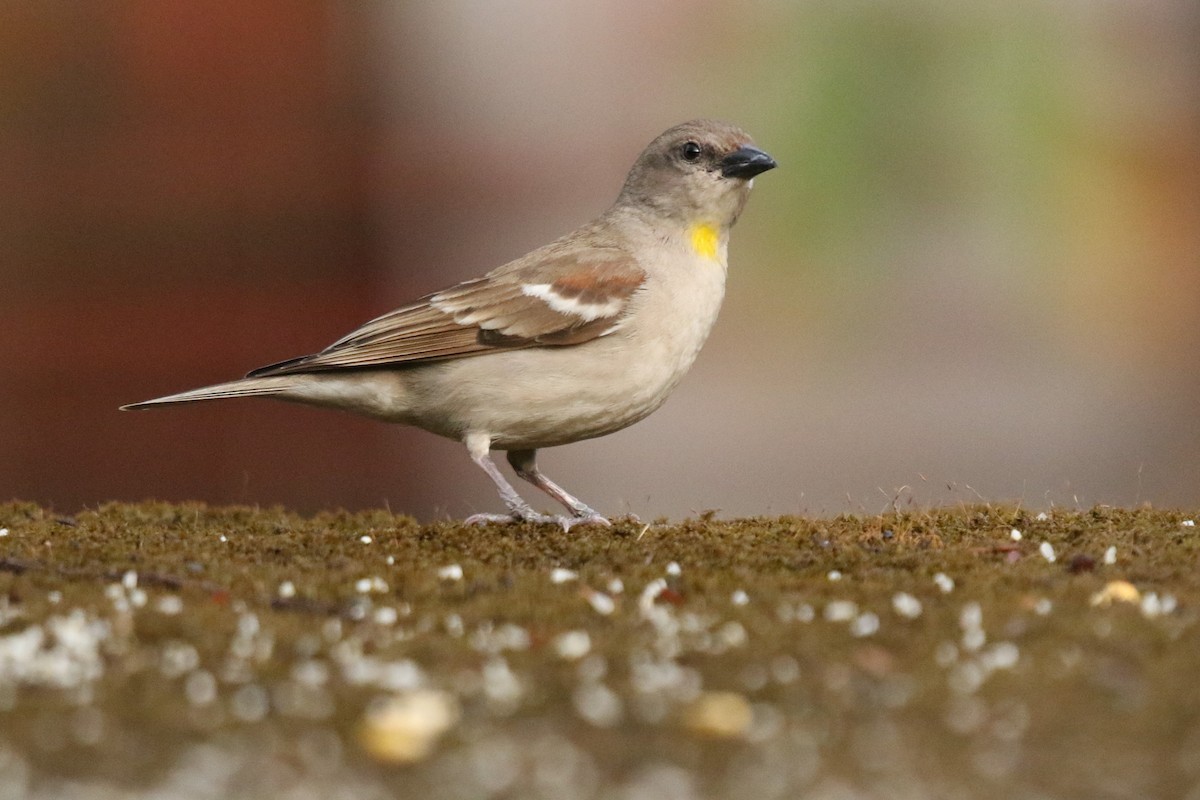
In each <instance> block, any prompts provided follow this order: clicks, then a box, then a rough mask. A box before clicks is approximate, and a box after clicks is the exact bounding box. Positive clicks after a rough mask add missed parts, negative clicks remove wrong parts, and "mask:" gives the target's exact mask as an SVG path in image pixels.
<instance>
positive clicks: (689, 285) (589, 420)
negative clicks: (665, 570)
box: [122, 119, 776, 529]
mask: <svg viewBox="0 0 1200 800" xmlns="http://www.w3.org/2000/svg"><path fill="white" fill-rule="evenodd" d="M775 166H776V163H775V160H774V159H773V158H771V156H769V155H767V153H765V152H763V151H762V150H760V149H759V148H758V147H756V146H755V145H754V142H753V141H752V140H751V138H750V136H749V135H747V134H746V133H745V132H744V131H742V130H741V129H740V128H737V127H735V126H733V125H730V124H728V123H725V122H719V121H715V120H703V119H701V120H693V121H691V122H685V123H683V124H681V125H676V126H675V127H673V128H671V129H669V130H667V131H666V132H664V133H663V134H661V135H660V136H658V137H657V138H656V139H654V141H652V142H651V143H650V144H649V146H647V147H646V149H645V150H644V151H643V152H642V153H641V155H640V156H638V158H637V160H636V161H635V162H634V164H633V167H632V168H631V169H630V171H629V174H628V176H627V177H626V179H625V183H624V185H623V186H622V188H621V191H620V194H619V195H618V196H617V199H616V202H615V203H614V204H613V205H612V206H611V207H610V208H609V209H608V210H607V211H605V212H604V213H603V214H601V215H600V216H599V217H597V218H596V219H594V220H592V221H591V222H588V223H587V224H585V225H583V226H582V227H580V228H578V229H576V230H575V231H573V232H571V233H569V234H567V235H566V236H563V237H561V238H560V239H557V240H555V241H553V242H551V243H549V244H547V245H545V246H543V247H540V248H538V249H536V250H534V251H532V252H530V253H528V254H527V255H525V256H522V257H521V258H518V259H516V260H515V261H510V262H509V263H507V264H504V265H503V266H500V267H497V268H496V269H494V270H492V271H491V272H489V273H487V274H486V275H484V276H483V277H482V278H476V279H474V280H468V281H465V282H463V283H460V284H457V285H455V286H451V287H450V288H448V289H444V290H442V291H440V292H434V293H433V294H429V295H426V296H424V297H422V298H420V299H419V300H417V301H416V302H414V303H412V304H410V305H406V306H404V307H402V308H399V309H396V310H395V311H392V312H390V313H387V314H384V315H383V316H381V317H378V318H376V319H373V320H371V321H370V322H367V323H366V324H364V325H363V326H362V327H360V328H358V329H357V330H354V331H352V332H351V333H349V334H347V335H346V336H344V337H342V338H341V339H338V340H337V341H336V342H334V343H333V344H331V345H329V346H328V347H326V348H325V349H324V350H322V351H320V352H319V353H315V354H313V355H307V356H301V357H300V358H293V359H290V360H287V361H281V362H279V363H277V364H271V365H269V366H265V367H260V368H259V369H256V370H254V371H253V372H250V373H249V374H248V375H246V377H244V378H241V379H239V380H234V381H230V382H227V383H220V384H216V385H213V386H206V387H203V388H200V389H193V390H191V391H187V392H181V393H179V394H172V395H167V396H165V397H159V398H156V399H154V400H146V401H144V402H140V403H133V404H131V405H126V406H122V410H128V409H145V408H153V407H156V406H165V405H175V404H179V403H192V402H197V401H200V400H217V399H226V398H235V397H270V398H274V399H276V400H286V401H289V402H295V403H305V404H308V405H314V406H323V407H326V408H333V409H340V410H343V411H350V412H353V413H358V414H363V415H366V416H368V417H374V418H376V419H379V420H383V421H385V422H393V423H400V424H404V425H414V426H416V427H418V428H423V429H424V430H427V431H430V432H431V433H435V434H438V435H439V436H445V437H448V438H451V439H456V440H458V441H461V442H462V443H463V444H464V445H466V448H467V452H468V454H469V455H470V457H471V459H472V460H473V461H474V462H475V463H476V464H478V465H479V467H481V468H482V469H483V471H484V472H486V473H487V475H488V477H489V478H491V479H492V482H493V483H495V485H496V488H497V489H498V490H499V492H500V498H501V500H503V501H504V505H505V507H506V508H507V509H508V513H506V514H475V515H473V516H471V517H469V518H468V519H467V520H466V521H467V522H468V523H486V522H502V521H503V522H508V521H524V522H548V523H555V524H559V525H562V526H563V527H564V528H567V529H569V528H570V527H571V526H572V525H575V524H580V523H594V524H601V525H608V524H609V521H608V520H607V519H606V518H605V517H604V516H602V515H601V514H600V513H598V512H597V511H595V510H593V509H592V508H591V507H590V506H588V505H586V504H585V503H583V502H582V501H581V500H579V499H578V498H576V497H574V496H573V495H571V494H569V493H568V492H567V491H566V490H565V489H563V488H562V487H561V486H559V485H558V484H556V483H555V482H553V481H552V480H550V479H549V478H548V477H546V475H545V474H543V473H542V471H541V470H540V469H539V468H538V465H537V460H536V459H537V451H538V450H540V449H542V448H545V447H555V446H558V445H563V444H569V443H571V442H577V441H580V440H582V439H591V438H594V437H597V436H604V435H605V434H609V433H613V432H614V431H618V430H621V429H622V428H625V427H628V426H629V425H632V424H633V423H635V422H637V421H639V420H641V419H643V418H644V417H646V416H647V415H648V414H650V413H651V412H652V411H654V410H655V409H657V408H658V407H659V406H661V405H662V403H663V402H664V401H665V400H666V398H667V395H669V394H670V393H671V390H672V389H674V388H675V386H676V384H678V383H679V381H680V379H682V378H683V376H684V374H685V373H687V371H688V369H689V368H690V367H691V366H692V363H693V361H695V359H696V355H697V354H698V353H699V352H700V348H701V346H702V345H703V344H704V340H705V339H706V338H707V337H708V334H709V331H710V330H711V329H712V326H713V323H714V322H715V321H716V318H717V312H718V310H719V309H720V307H721V301H722V299H723V297H724V294H725V273H726V270H727V267H728V247H729V231H730V228H732V227H733V224H734V223H735V222H736V221H737V219H738V216H739V215H740V214H741V213H742V209H743V208H744V207H745V205H746V200H747V198H748V196H749V193H750V189H751V186H752V185H753V182H754V177H755V176H756V175H759V174H760V173H762V172H765V171H767V170H769V169H773V168H774V167H775ZM492 450H503V451H506V452H507V456H508V462H509V464H510V465H511V466H512V468H513V470H514V471H515V473H516V474H517V476H518V477H520V478H522V479H523V480H525V481H528V482H529V483H531V484H533V485H534V486H536V487H537V488H539V489H541V490H542V491H544V492H545V493H546V494H548V495H550V496H551V497H552V498H554V499H555V500H556V501H558V502H559V503H561V504H562V505H563V506H565V507H566V509H567V511H568V512H569V513H568V515H565V516H563V515H559V516H552V515H546V514H542V513H540V512H538V511H535V510H534V509H533V507H531V506H530V505H529V504H528V503H527V502H525V500H523V499H522V498H521V496H520V495H519V494H518V493H517V491H516V490H515V489H514V488H513V487H512V485H511V484H510V483H509V482H508V481H507V480H505V478H504V476H503V475H502V474H501V472H500V470H499V469H498V468H497V466H496V464H495V462H494V461H493V460H492V457H491V451H492Z"/></svg>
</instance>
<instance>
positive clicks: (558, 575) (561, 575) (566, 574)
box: [550, 567, 579, 583]
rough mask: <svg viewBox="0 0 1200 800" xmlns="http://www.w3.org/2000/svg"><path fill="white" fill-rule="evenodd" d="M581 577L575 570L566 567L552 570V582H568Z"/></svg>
mask: <svg viewBox="0 0 1200 800" xmlns="http://www.w3.org/2000/svg"><path fill="white" fill-rule="evenodd" d="M578 577H579V573H578V572H575V571H574V570H570V569H564V568H563V567H555V568H554V569H552V570H550V582H551V583H567V582H568V581H573V580H575V579H576V578H578Z"/></svg>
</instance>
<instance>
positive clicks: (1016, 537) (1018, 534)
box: [1008, 528, 1021, 542]
mask: <svg viewBox="0 0 1200 800" xmlns="http://www.w3.org/2000/svg"><path fill="white" fill-rule="evenodd" d="M1008 535H1009V536H1010V537H1012V540H1013V541H1014V542H1019V541H1021V532H1020V531H1019V530H1017V529H1016V528H1013V529H1012V530H1011V531H1009V532H1008Z"/></svg>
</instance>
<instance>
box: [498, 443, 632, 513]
mask: <svg viewBox="0 0 1200 800" xmlns="http://www.w3.org/2000/svg"><path fill="white" fill-rule="evenodd" d="M508 463H509V464H511V465H512V468H513V470H515V471H516V473H517V477H518V478H521V479H522V480H526V481H529V482H530V483H532V484H533V485H534V486H536V487H538V488H539V489H541V490H542V491H543V492H545V493H546V494H548V495H550V496H551V497H553V498H554V499H555V500H557V501H558V502H560V503H562V504H563V505H564V506H566V507H567V508H568V509H569V510H570V512H571V515H572V516H570V517H563V518H561V519H560V521H561V522H562V525H563V527H564V528H567V529H569V528H570V527H571V526H572V525H578V524H580V523H587V522H590V523H594V524H597V525H611V524H612V523H610V522H609V521H608V520H607V519H605V518H604V517H603V516H601V514H600V513H599V512H598V511H596V510H595V509H593V508H591V507H590V506H588V505H587V504H586V503H584V502H583V501H582V500H580V499H579V498H577V497H575V496H574V495H572V494H569V493H568V492H567V490H566V489H564V488H562V487H561V486H559V485H558V484H557V483H555V482H554V481H552V480H550V479H549V478H547V477H546V476H545V475H543V474H542V471H541V470H540V469H538V467H537V451H536V450H509V451H508Z"/></svg>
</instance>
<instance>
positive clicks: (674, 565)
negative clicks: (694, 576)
mask: <svg viewBox="0 0 1200 800" xmlns="http://www.w3.org/2000/svg"><path fill="white" fill-rule="evenodd" d="M667 574H668V575H671V576H674V577H678V576H680V575H682V574H683V568H682V567H680V566H679V562H678V561H672V562H671V563H670V564H667Z"/></svg>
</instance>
